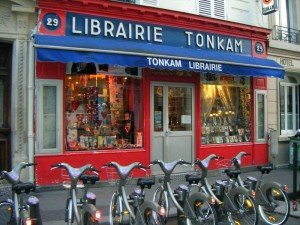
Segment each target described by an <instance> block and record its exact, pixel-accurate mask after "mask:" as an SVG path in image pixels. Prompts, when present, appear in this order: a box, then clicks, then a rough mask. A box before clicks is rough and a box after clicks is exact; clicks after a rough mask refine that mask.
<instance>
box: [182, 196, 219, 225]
mask: <svg viewBox="0 0 300 225" xmlns="http://www.w3.org/2000/svg"><path fill="white" fill-rule="evenodd" d="M188 202H189V206H190V207H191V209H192V210H193V211H194V213H195V215H196V217H197V220H196V221H195V220H191V224H203V225H217V224H218V216H217V212H216V210H215V207H214V205H213V204H211V203H210V201H209V199H208V198H207V197H206V196H205V195H204V194H203V193H194V194H192V195H191V196H190V197H189V199H188ZM185 211H186V210H185Z"/></svg>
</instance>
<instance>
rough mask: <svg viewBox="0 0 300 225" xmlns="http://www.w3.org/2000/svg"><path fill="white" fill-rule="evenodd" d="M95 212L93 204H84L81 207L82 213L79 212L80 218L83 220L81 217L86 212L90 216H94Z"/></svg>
mask: <svg viewBox="0 0 300 225" xmlns="http://www.w3.org/2000/svg"><path fill="white" fill-rule="evenodd" d="M96 211H97V208H96V206H95V205H93V204H86V205H85V206H84V207H83V209H82V211H81V215H82V218H83V216H84V215H85V213H86V212H88V213H89V214H90V215H93V216H94V215H95V212H96ZM95 219H96V218H95Z"/></svg>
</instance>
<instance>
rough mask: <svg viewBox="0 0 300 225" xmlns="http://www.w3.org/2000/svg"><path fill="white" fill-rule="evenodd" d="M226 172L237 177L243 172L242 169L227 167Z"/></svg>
mask: <svg viewBox="0 0 300 225" xmlns="http://www.w3.org/2000/svg"><path fill="white" fill-rule="evenodd" d="M224 172H225V173H226V175H227V176H228V177H229V178H237V176H238V175H239V174H241V171H240V170H232V169H225V170H224Z"/></svg>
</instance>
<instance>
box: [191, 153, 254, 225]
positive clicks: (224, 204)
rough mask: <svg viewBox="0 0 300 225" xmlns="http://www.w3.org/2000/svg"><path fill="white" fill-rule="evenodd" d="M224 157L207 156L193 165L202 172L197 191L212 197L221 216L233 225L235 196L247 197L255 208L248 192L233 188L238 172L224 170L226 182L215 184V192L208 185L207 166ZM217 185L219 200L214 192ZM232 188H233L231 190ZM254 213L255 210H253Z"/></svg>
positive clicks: (243, 200)
mask: <svg viewBox="0 0 300 225" xmlns="http://www.w3.org/2000/svg"><path fill="white" fill-rule="evenodd" d="M223 158H224V157H221V156H216V155H214V154H211V155H209V156H208V157H206V158H205V159H204V160H196V161H195V164H197V165H198V166H199V167H200V169H201V170H202V177H201V183H200V185H199V191H203V192H204V193H206V194H208V195H210V196H211V197H213V198H214V199H215V200H216V202H217V206H218V207H219V208H220V209H221V211H222V213H223V215H224V214H225V215H226V217H227V219H228V221H229V222H230V223H231V224H235V222H234V219H233V217H232V215H233V214H232V213H234V212H239V209H238V208H237V206H236V204H235V203H234V202H233V199H234V197H235V196H236V195H239V194H241V195H242V196H248V197H249V198H250V199H249V201H250V203H251V204H250V205H251V206H254V208H256V206H255V205H254V202H253V200H252V196H251V195H250V194H249V192H248V190H247V189H246V188H244V187H235V183H236V182H238V181H237V180H238V179H237V178H238V175H239V174H240V171H239V170H233V171H232V170H229V169H225V170H224V172H225V173H226V175H227V177H228V178H229V179H228V180H226V181H225V182H224V181H219V182H216V185H215V188H216V190H214V189H213V188H212V186H211V185H210V184H209V182H208V180H207V174H208V166H209V163H210V161H211V160H213V159H216V160H217V159H223ZM218 185H219V191H220V193H218V196H220V198H222V199H220V198H219V197H218V196H217V194H215V193H214V192H215V191H218V188H217V187H218ZM233 187H234V188H233ZM241 200H242V202H241V203H245V199H244V197H243V198H242V199H241ZM255 211H256V209H255ZM257 219H258V217H255V218H254V222H255V223H256V222H257Z"/></svg>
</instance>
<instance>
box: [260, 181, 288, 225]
mask: <svg viewBox="0 0 300 225" xmlns="http://www.w3.org/2000/svg"><path fill="white" fill-rule="evenodd" d="M274 192H275V194H276V195H277V196H273V194H274ZM261 194H263V195H264V199H265V200H266V201H268V205H265V204H264V203H262V201H260V200H259V199H257V202H258V211H259V214H260V218H261V219H262V220H263V221H264V223H266V224H269V225H270V224H271V225H281V224H284V223H285V222H286V221H287V219H288V217H289V214H290V204H289V202H290V200H289V197H288V195H287V194H286V192H285V191H283V190H282V189H281V188H280V185H274V184H273V183H266V184H264V185H263V186H262V188H261ZM279 197H281V201H280V199H279ZM279 201H280V202H279ZM269 206H271V207H269ZM273 206H274V208H273ZM275 206H276V207H275ZM276 208H280V212H278V211H275V210H276ZM282 211H285V212H284V213H282Z"/></svg>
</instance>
